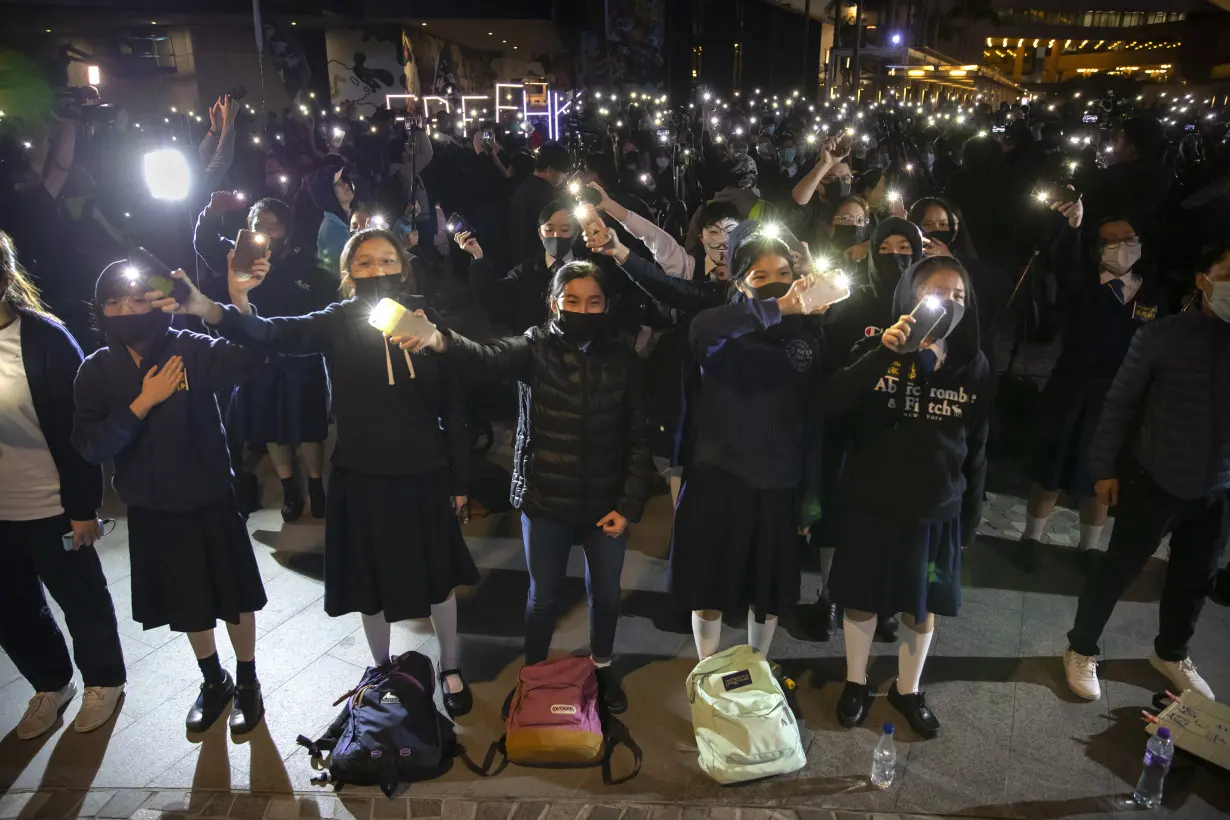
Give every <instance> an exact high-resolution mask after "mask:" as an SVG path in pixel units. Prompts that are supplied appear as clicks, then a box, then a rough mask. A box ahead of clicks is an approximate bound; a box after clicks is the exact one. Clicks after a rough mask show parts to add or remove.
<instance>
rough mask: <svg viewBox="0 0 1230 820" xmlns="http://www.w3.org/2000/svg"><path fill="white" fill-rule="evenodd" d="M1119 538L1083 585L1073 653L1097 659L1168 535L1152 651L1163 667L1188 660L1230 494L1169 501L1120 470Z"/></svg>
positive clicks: (1138, 474)
mask: <svg viewBox="0 0 1230 820" xmlns="http://www.w3.org/2000/svg"><path fill="white" fill-rule="evenodd" d="M1121 472H1123V473H1124V474H1125V475H1124V477H1122V478H1120V480H1119V504H1118V507H1117V508H1116V510H1115V530H1114V533H1113V534H1112V535H1111V539H1110V546H1109V547H1108V548H1107V550H1106V554H1105V555H1104V556H1102V560H1101V561H1099V562H1098V564H1097V566H1096V568H1095V569H1094V571H1093V572H1092V574H1090V576H1089V577H1088V578H1087V579H1086V580H1085V586H1084V588H1083V589H1082V590H1081V596H1080V602H1079V604H1078V606H1077V610H1076V622H1075V623H1074V624H1073V625H1072V631H1071V632H1069V633H1068V643H1069V644H1070V645H1071V647H1072V649H1073V651H1075V652H1078V653H1080V654H1082V655H1097V654H1098V653H1099V652H1100V651H1101V650H1100V647H1099V646H1098V641H1099V640H1100V639H1101V637H1102V630H1103V629H1105V628H1106V622H1107V621H1108V620H1110V614H1111V612H1113V611H1114V609H1115V604H1116V603H1118V602H1119V598H1120V597H1121V596H1122V595H1123V593H1124V591H1125V590H1127V588H1128V586H1129V585H1130V584H1131V583H1132V580H1133V579H1135V578H1136V576H1137V575H1139V574H1140V571H1141V570H1142V569H1144V566H1145V564H1146V563H1147V562H1148V560H1149V558H1150V556H1152V555H1153V553H1154V552H1155V551H1156V550H1157V547H1158V544H1160V543H1161V540H1162V538H1163V537H1164V536H1165V535H1166V534H1167V533H1170V561H1169V563H1168V565H1167V567H1166V585H1165V587H1164V588H1163V589H1162V602H1161V608H1160V609H1161V611H1160V613H1159V618H1158V633H1157V638H1156V639H1154V642H1153V647H1154V649H1155V650H1156V652H1157V655H1158V657H1159V658H1161V659H1162V660H1164V661H1181V660H1183V659H1184V658H1186V657H1187V645H1188V642H1189V641H1190V640H1191V637H1192V635H1193V634H1194V633H1195V631H1196V621H1197V619H1198V618H1199V617H1200V610H1201V609H1203V608H1204V599H1205V597H1206V596H1207V595H1208V594H1209V592H1210V591H1212V589H1213V581H1214V577H1215V574H1216V572H1217V565H1218V561H1219V559H1220V557H1221V553H1222V549H1223V548H1224V547H1225V543H1226V540H1225V537H1224V531H1225V527H1226V513H1227V503H1226V493H1225V491H1221V492H1219V493H1216V494H1215V495H1214V496H1212V497H1209V498H1204V499H1201V500H1198V501H1184V500H1182V499H1178V498H1175V497H1174V496H1172V495H1170V494H1169V493H1167V492H1166V491H1165V490H1163V489H1162V488H1161V487H1159V486H1158V485H1157V483H1156V482H1154V481H1153V479H1151V478H1150V477H1149V476H1148V474H1146V473H1145V472H1144V470H1142V469H1141V468H1140V467H1139V466H1138V465H1136V464H1131V465H1130V466H1128V467H1127V468H1126V469H1124V470H1122V471H1121Z"/></svg>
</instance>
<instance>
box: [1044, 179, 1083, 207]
mask: <svg viewBox="0 0 1230 820" xmlns="http://www.w3.org/2000/svg"><path fill="white" fill-rule="evenodd" d="M1037 197H1038V201H1039V202H1041V203H1042V204H1043V205H1050V204H1051V203H1052V202H1055V201H1059V202H1075V201H1076V200H1078V199H1080V198H1081V192H1080V191H1078V190H1076V189H1075V188H1069V187H1068V186H1067V185H1061V184H1060V183H1058V182H1053V183H1051V184H1050V185H1049V186H1048V187H1046V188H1043V189H1042V190H1041V191H1039V192H1038V194H1037Z"/></svg>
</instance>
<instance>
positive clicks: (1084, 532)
mask: <svg viewBox="0 0 1230 820" xmlns="http://www.w3.org/2000/svg"><path fill="white" fill-rule="evenodd" d="M1102 527H1103V525H1102V524H1081V542H1080V549H1082V550H1095V549H1097V548H1098V541H1099V540H1101V538H1102Z"/></svg>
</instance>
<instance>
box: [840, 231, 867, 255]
mask: <svg viewBox="0 0 1230 820" xmlns="http://www.w3.org/2000/svg"><path fill="white" fill-rule="evenodd" d="M866 239H867V226H866V225H834V226H833V247H834V248H836V249H837V250H839V251H844V250H846V249H847V248H852V247H854V246H855V245H857V244H859V243H860V242H864V241H866Z"/></svg>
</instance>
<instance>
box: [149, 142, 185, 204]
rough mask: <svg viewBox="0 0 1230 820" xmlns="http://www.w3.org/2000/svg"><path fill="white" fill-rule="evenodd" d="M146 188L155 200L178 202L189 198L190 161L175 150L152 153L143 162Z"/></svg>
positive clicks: (166, 149) (169, 149)
mask: <svg viewBox="0 0 1230 820" xmlns="http://www.w3.org/2000/svg"><path fill="white" fill-rule="evenodd" d="M142 168H143V170H144V172H145V186H146V187H147V188H148V189H149V193H150V196H152V197H153V198H154V199H164V200H168V201H172V202H177V201H179V200H182V199H184V198H185V197H187V196H188V189H189V188H190V187H191V186H192V171H191V170H190V169H189V166H188V160H187V159H186V158H185V157H184V155H183V154H182V153H181V152H179V151H177V150H175V149H174V148H160V149H158V150H157V151H150V152H149V153H148V154H146V155H145V158H144V160H143V162H142Z"/></svg>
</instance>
